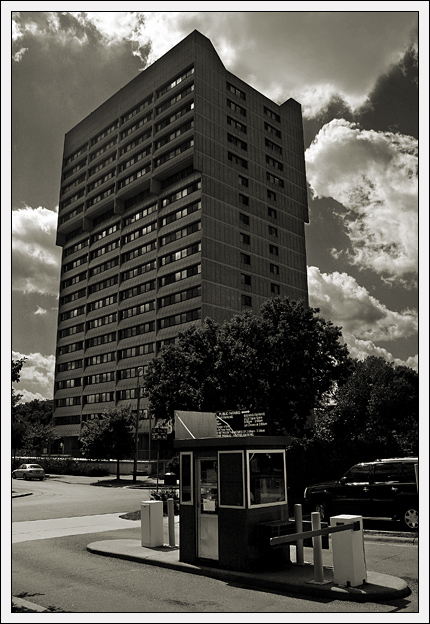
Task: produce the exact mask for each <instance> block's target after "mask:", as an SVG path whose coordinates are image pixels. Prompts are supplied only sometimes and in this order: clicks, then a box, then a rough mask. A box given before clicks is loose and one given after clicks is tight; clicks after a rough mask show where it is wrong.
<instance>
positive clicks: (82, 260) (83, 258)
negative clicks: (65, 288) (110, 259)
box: [63, 254, 88, 273]
mask: <svg viewBox="0 0 430 624" xmlns="http://www.w3.org/2000/svg"><path fill="white" fill-rule="evenodd" d="M87 261H88V254H85V255H84V256H81V257H80V258H76V260H73V262H69V263H68V264H65V265H63V273H66V271H71V270H72V269H76V267H78V266H81V264H85V263H86V262H87Z"/></svg>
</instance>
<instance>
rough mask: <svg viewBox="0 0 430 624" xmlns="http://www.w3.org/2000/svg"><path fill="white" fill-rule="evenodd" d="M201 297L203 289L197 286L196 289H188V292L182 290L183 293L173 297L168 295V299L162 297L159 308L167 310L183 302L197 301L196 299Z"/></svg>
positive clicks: (159, 300)
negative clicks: (166, 308)
mask: <svg viewBox="0 0 430 624" xmlns="http://www.w3.org/2000/svg"><path fill="white" fill-rule="evenodd" d="M200 295H201V287H200V286H195V287H194V288H188V289H187V290H182V291H181V292H177V293H173V294H171V295H167V296H166V297H160V298H159V299H158V307H159V308H165V307H167V306H170V305H174V304H175V303H180V302H181V301H188V300H189V299H195V298H196V297H200Z"/></svg>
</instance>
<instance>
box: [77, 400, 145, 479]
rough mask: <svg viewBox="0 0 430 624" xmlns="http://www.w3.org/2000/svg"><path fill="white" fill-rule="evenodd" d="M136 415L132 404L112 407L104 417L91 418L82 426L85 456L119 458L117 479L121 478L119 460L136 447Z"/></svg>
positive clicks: (81, 439) (81, 440) (128, 454)
mask: <svg viewBox="0 0 430 624" xmlns="http://www.w3.org/2000/svg"><path fill="white" fill-rule="evenodd" d="M134 420H135V418H134V416H133V414H132V412H131V409H130V406H126V407H120V408H111V409H108V410H106V411H105V412H103V414H102V418H101V419H98V420H91V421H88V422H86V423H85V424H84V426H83V427H82V431H81V435H80V437H79V441H80V442H81V444H82V453H83V455H84V457H88V458H90V459H108V458H109V457H113V458H114V459H116V460H117V479H118V480H119V478H120V470H119V462H120V460H121V459H125V458H126V457H130V456H131V455H132V453H133V448H134V435H133V430H134Z"/></svg>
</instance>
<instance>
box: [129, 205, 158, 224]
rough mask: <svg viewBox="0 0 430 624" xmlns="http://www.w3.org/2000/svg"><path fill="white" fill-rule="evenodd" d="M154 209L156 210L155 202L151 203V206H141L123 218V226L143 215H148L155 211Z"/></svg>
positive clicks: (141, 217)
mask: <svg viewBox="0 0 430 624" xmlns="http://www.w3.org/2000/svg"><path fill="white" fill-rule="evenodd" d="M156 210H157V204H152V205H151V206H147V207H146V208H142V209H141V210H139V211H138V212H135V213H134V214H132V215H130V216H129V217H126V218H125V219H124V226H126V225H130V224H131V223H134V222H135V221H139V219H143V217H147V216H148V215H150V214H152V213H153V212H156Z"/></svg>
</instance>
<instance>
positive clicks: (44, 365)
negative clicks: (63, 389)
mask: <svg viewBox="0 0 430 624" xmlns="http://www.w3.org/2000/svg"><path fill="white" fill-rule="evenodd" d="M21 358H26V361H25V363H24V366H23V367H22V368H21V373H20V382H19V384H18V388H17V391H18V392H19V393H20V394H21V393H22V392H23V391H22V389H21V387H20V386H21V384H25V385H26V386H27V388H28V386H29V385H31V384H35V385H37V386H38V388H47V389H49V390H50V392H51V393H52V389H53V386H54V373H55V356H54V355H42V354H41V353H29V354H25V353H20V352H18V351H12V359H13V360H20V359H21Z"/></svg>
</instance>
